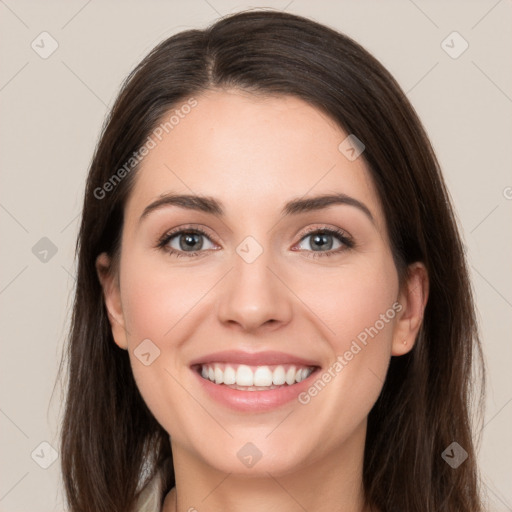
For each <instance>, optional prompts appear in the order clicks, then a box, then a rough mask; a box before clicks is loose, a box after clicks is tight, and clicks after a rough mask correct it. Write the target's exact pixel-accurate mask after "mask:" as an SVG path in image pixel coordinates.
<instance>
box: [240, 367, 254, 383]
mask: <svg viewBox="0 0 512 512" xmlns="http://www.w3.org/2000/svg"><path fill="white" fill-rule="evenodd" d="M236 384H237V386H253V385H254V375H253V373H252V370H251V369H250V368H249V367H248V366H245V364H241V365H240V366H239V367H238V370H237V371H236Z"/></svg>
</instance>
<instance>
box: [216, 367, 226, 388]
mask: <svg viewBox="0 0 512 512" xmlns="http://www.w3.org/2000/svg"><path fill="white" fill-rule="evenodd" d="M214 373H215V384H222V383H223V382H224V374H223V373H222V370H221V369H220V368H219V367H218V366H217V365H215V369H214Z"/></svg>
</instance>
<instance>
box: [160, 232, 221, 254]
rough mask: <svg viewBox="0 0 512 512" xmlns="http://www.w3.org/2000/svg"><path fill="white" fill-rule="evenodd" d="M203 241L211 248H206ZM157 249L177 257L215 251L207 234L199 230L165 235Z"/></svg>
mask: <svg viewBox="0 0 512 512" xmlns="http://www.w3.org/2000/svg"><path fill="white" fill-rule="evenodd" d="M205 239H206V240H207V241H208V243H209V244H210V245H211V247H208V243H207V244H205ZM205 245H206V246H205ZM158 247H159V248H161V249H163V250H165V251H167V252H168V253H169V254H172V255H174V256H177V257H181V256H196V255H197V253H198V251H200V252H204V250H206V249H215V245H214V244H213V243H212V241H211V240H210V238H209V237H208V234H207V233H206V232H205V231H203V230H202V229H200V228H186V229H180V230H175V231H171V232H170V233H166V234H165V235H164V236H163V237H162V238H161V239H160V241H159V242H158Z"/></svg>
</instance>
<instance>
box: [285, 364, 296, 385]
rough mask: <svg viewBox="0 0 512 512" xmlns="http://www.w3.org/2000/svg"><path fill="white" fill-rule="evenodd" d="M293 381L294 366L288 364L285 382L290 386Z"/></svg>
mask: <svg viewBox="0 0 512 512" xmlns="http://www.w3.org/2000/svg"><path fill="white" fill-rule="evenodd" d="M294 383H295V366H290V368H288V371H287V372H286V384H288V385H289V386H291V385H292V384H294Z"/></svg>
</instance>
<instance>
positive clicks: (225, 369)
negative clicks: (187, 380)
mask: <svg viewBox="0 0 512 512" xmlns="http://www.w3.org/2000/svg"><path fill="white" fill-rule="evenodd" d="M318 369H319V367H318V366H301V365H293V364H278V365H262V366H249V365H245V364H233V363H230V364H228V363H205V364H198V365H195V370H196V371H197V373H199V375H200V376H201V377H202V378H203V379H205V380H208V381H210V382H212V383H213V384H217V385H219V386H223V387H228V388H231V389H236V390H239V391H267V390H269V391H270V390H273V389H280V388H284V387H291V386H294V385H295V384H298V383H299V382H302V381H303V380H305V379H307V378H308V377H309V376H310V375H311V374H312V373H314V372H315V371H316V370H318Z"/></svg>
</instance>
